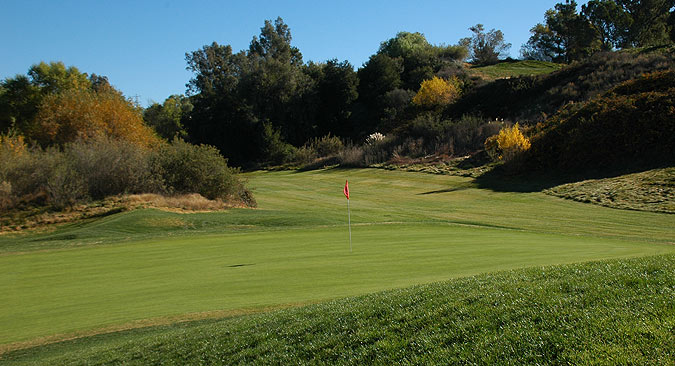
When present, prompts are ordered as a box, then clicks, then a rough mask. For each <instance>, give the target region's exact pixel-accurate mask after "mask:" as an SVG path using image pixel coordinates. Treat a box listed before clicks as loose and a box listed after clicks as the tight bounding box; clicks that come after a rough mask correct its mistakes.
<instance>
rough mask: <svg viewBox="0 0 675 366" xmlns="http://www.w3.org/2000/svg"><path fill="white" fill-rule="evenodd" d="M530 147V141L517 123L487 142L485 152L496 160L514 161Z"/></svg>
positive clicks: (503, 129)
mask: <svg viewBox="0 0 675 366" xmlns="http://www.w3.org/2000/svg"><path fill="white" fill-rule="evenodd" d="M530 146H531V145H530V140H529V139H527V138H526V137H525V136H524V135H523V133H522V132H521V131H520V129H519V126H518V124H517V123H516V124H515V125H513V127H504V128H502V129H501V131H499V134H498V135H495V136H492V137H489V138H488V139H486V140H485V150H486V151H487V152H488V154H489V155H490V157H491V158H492V159H494V160H504V161H510V160H513V158H514V157H516V155H518V154H519V153H520V152H522V151H526V150H528V149H529V148H530Z"/></svg>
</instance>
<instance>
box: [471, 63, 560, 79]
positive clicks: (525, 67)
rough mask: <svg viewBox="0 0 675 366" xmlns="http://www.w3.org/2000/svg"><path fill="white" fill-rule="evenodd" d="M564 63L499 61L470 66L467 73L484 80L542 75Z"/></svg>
mask: <svg viewBox="0 0 675 366" xmlns="http://www.w3.org/2000/svg"><path fill="white" fill-rule="evenodd" d="M564 66H565V65H563V64H556V63H553V62H545V61H531V60H528V61H515V62H501V63H498V64H496V65H489V66H481V67H472V68H471V69H470V70H469V73H471V74H473V75H478V76H480V77H482V78H483V79H486V80H495V79H502V78H509V77H516V76H524V75H542V74H548V73H551V72H553V71H558V70H560V69H562V68H563V67H564Z"/></svg>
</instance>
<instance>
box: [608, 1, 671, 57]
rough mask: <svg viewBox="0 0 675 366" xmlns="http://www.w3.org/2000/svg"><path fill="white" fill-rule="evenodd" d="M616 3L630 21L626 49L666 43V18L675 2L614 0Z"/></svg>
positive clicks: (667, 39) (667, 38) (667, 37)
mask: <svg viewBox="0 0 675 366" xmlns="http://www.w3.org/2000/svg"><path fill="white" fill-rule="evenodd" d="M616 3H617V4H618V5H619V6H620V7H621V8H622V9H623V11H624V12H625V13H626V14H627V16H628V17H629V18H630V19H631V22H630V24H629V27H628V42H627V44H626V45H625V46H626V47H645V46H657V45H662V44H666V43H668V41H669V36H668V16H669V12H670V11H673V8H674V7H675V0H640V1H638V0H616Z"/></svg>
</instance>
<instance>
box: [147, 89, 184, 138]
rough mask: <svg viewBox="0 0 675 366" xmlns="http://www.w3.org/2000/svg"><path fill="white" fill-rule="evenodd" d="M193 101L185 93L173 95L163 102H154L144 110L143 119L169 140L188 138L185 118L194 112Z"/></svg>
mask: <svg viewBox="0 0 675 366" xmlns="http://www.w3.org/2000/svg"><path fill="white" fill-rule="evenodd" d="M192 108H193V106H192V103H190V99H188V98H187V97H185V96H184V95H171V96H169V97H168V98H166V100H164V103H163V104H159V103H153V104H152V105H151V106H149V107H148V108H146V109H145V110H144V111H143V120H144V121H145V123H146V124H147V125H148V126H150V127H152V128H153V129H154V130H155V132H157V134H158V135H160V136H161V137H163V138H165V139H167V140H173V139H174V138H175V137H179V138H182V139H184V138H186V137H187V131H185V127H184V126H183V119H184V118H188V117H189V115H190V112H192Z"/></svg>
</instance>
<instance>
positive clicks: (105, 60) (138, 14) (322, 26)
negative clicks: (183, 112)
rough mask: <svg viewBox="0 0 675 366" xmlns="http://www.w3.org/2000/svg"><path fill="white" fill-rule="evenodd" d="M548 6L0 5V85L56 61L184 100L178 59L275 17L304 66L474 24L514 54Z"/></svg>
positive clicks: (358, 56) (444, 36)
mask: <svg viewBox="0 0 675 366" xmlns="http://www.w3.org/2000/svg"><path fill="white" fill-rule="evenodd" d="M557 2H559V1H548V0H524V1H503V0H475V1H466V0H464V1H423V0H420V1H410V0H408V1H398V0H389V1H384V0H382V1H380V0H377V1H367V0H363V1H352V0H343V1H307V0H299V1H199V0H194V1H178V0H156V1H142V0H136V1H129V0H116V1H104V0H89V1H72V0H58V1H36V0H0V8H1V9H3V10H2V11H1V12H0V50H1V51H2V52H0V79H4V78H7V77H13V76H15V75H16V74H25V73H26V72H27V71H28V68H29V67H30V66H31V65H32V64H35V63H38V62H40V61H47V62H49V61H63V62H64V63H65V64H66V65H67V66H76V67H77V68H79V69H80V71H82V72H87V73H90V74H91V73H96V74H99V75H106V76H108V78H109V80H110V82H111V83H112V84H113V85H114V86H115V87H117V88H118V89H120V90H121V91H122V92H123V93H124V94H125V95H126V96H128V97H132V98H136V99H137V100H138V101H139V102H140V103H141V104H142V105H144V106H145V105H148V103H150V102H151V101H157V102H162V101H163V100H164V99H165V98H166V97H168V96H169V95H171V94H181V93H185V83H186V82H187V81H188V80H189V79H190V77H191V76H192V75H191V73H190V72H188V71H186V70H185V66H186V64H185V53H186V52H190V51H194V50H197V49H199V48H201V47H202V46H203V45H206V44H210V43H211V42H213V41H216V42H218V43H219V44H229V45H231V46H232V48H233V49H234V50H235V51H237V50H241V49H245V48H247V47H248V44H249V43H250V41H251V38H252V37H253V36H254V35H258V34H259V33H260V28H261V27H262V26H263V23H264V21H265V19H276V18H277V17H278V16H281V17H282V18H283V19H284V22H285V23H286V24H288V25H289V27H290V28H291V34H292V36H293V42H292V43H293V45H294V46H296V47H298V48H299V49H300V51H301V52H302V54H303V58H304V60H305V62H307V61H310V60H312V61H316V62H320V61H326V60H328V59H332V58H337V59H339V60H349V61H350V62H351V63H352V64H353V65H354V66H355V67H357V68H358V67H360V66H361V65H362V64H363V63H364V62H365V61H367V60H368V57H369V56H370V55H372V54H373V53H375V52H376V51H377V48H378V47H379V44H380V42H382V41H385V40H387V39H389V38H392V37H394V36H395V35H396V33H397V32H399V31H410V32H421V33H423V34H424V35H425V36H426V38H427V40H429V42H430V43H432V44H456V43H457V42H458V41H459V39H460V38H462V37H467V36H469V35H470V31H469V30H468V28H469V27H470V26H472V25H475V24H477V23H482V24H484V25H485V28H486V29H492V28H496V29H500V30H502V32H503V33H504V36H505V40H506V41H507V42H510V43H512V44H513V46H512V47H511V54H512V56H514V57H517V56H518V52H519V50H520V46H521V45H522V44H523V43H524V42H526V41H527V39H528V37H529V29H530V28H531V27H532V26H533V25H535V24H536V23H538V22H542V21H543V16H544V12H545V11H546V10H547V9H550V8H552V7H553V6H554V5H555V4H556V3H557ZM579 3H580V4H581V3H585V1H579Z"/></svg>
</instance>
